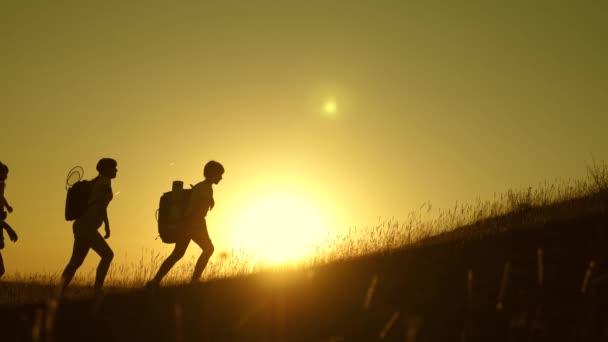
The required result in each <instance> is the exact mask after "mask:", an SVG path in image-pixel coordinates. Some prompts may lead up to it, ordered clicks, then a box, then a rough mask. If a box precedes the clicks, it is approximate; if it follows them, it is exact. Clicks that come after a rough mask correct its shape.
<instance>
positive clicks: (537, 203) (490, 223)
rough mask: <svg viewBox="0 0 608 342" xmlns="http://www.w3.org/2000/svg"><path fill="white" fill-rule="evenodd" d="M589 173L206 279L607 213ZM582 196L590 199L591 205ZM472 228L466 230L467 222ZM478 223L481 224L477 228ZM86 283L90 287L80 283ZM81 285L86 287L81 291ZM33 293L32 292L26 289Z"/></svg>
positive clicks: (144, 260)
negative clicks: (290, 260) (292, 260)
mask: <svg viewBox="0 0 608 342" xmlns="http://www.w3.org/2000/svg"><path fill="white" fill-rule="evenodd" d="M587 171H588V177H587V179H584V180H567V181H556V182H555V183H553V184H548V183H543V184H539V185H538V186H537V187H535V188H532V187H529V188H524V189H517V190H509V191H507V192H506V193H503V194H499V195H495V196H494V198H492V199H490V200H481V199H477V200H476V201H475V202H474V203H465V204H461V203H456V204H455V205H454V207H452V208H447V209H438V210H434V208H433V206H432V204H431V202H430V201H428V202H425V203H423V204H422V205H421V206H420V208H419V209H418V210H416V211H414V212H411V213H410V214H409V215H408V216H407V219H406V220H405V221H399V220H396V219H394V218H393V219H388V220H384V221H380V222H379V223H378V224H377V225H376V226H373V227H365V228H360V229H358V228H351V229H349V231H348V232H347V233H345V234H341V235H336V236H330V235H328V236H327V237H326V239H325V240H324V241H323V242H321V243H319V244H316V245H311V246H310V247H309V251H308V254H307V256H306V257H304V258H303V259H301V260H300V261H298V262H295V263H290V264H284V265H276V264H275V265H273V264H269V263H267V262H265V261H263V260H260V259H259V258H257V257H256V256H255V255H254V254H253V253H251V252H247V251H245V250H232V251H231V252H228V253H227V252H220V253H216V255H215V256H214V257H213V258H212V260H211V261H210V262H209V265H208V267H207V269H206V270H205V276H204V277H205V279H218V278H227V277H235V276H240V275H245V274H251V273H257V272H263V271H273V270H279V269H280V270H283V269H294V268H301V267H310V266H315V265H321V264H326V263H329V262H332V261H336V260H342V259H348V258H352V257H356V256H361V255H366V254H370V253H377V252H390V251H391V250H395V249H401V248H404V247H407V246H410V245H413V244H416V243H419V242H421V241H425V239H428V238H431V237H437V236H440V235H442V234H446V233H447V234H450V233H451V235H449V238H450V239H469V238H476V237H478V236H479V235H483V234H487V233H491V232H494V231H497V230H504V229H509V228H520V227H525V226H527V225H532V224H538V223H543V222H548V221H550V220H551V221H552V220H559V219H563V218H568V217H577V216H581V215H585V214H589V213H593V212H597V211H605V204H606V201H605V200H604V197H603V196H598V195H599V194H605V193H606V192H608V164H606V162H603V161H602V162H596V161H595V160H593V162H592V164H591V165H588V166H587ZM578 199H589V201H586V202H584V203H582V202H581V203H579V202H577V200H578ZM467 227H468V228H470V229H466V228H467ZM473 228H475V229H473ZM163 258H164V255H161V254H160V253H159V252H156V251H153V250H145V251H142V256H141V258H140V260H139V261H138V262H133V263H124V264H117V263H113V264H112V266H111V268H110V271H109V274H108V278H107V280H106V285H107V287H109V288H115V289H116V288H121V289H129V288H138V287H141V286H143V285H144V283H145V282H146V281H147V280H149V279H151V278H152V276H153V274H154V272H156V270H157V269H158V267H159V266H160V263H161V262H162V261H163ZM195 261H196V260H195V257H194V256H193V257H191V258H190V259H189V260H185V261H182V262H180V263H178V264H177V265H176V266H175V267H174V269H173V270H172V271H171V272H170V273H169V274H168V276H167V277H166V280H164V283H165V284H178V283H183V282H185V281H187V280H188V279H189V277H190V274H191V272H192V269H193V268H194V264H195ZM94 277H95V273H94V270H90V271H89V272H88V273H84V274H83V273H82V272H80V273H78V274H77V276H76V277H75V278H74V281H73V284H74V285H75V288H76V290H73V291H75V292H76V293H79V291H80V292H89V291H90V286H91V284H92V283H93V279H94ZM58 279H59V274H56V273H50V274H39V273H35V274H20V273H13V274H11V275H9V276H8V277H5V278H3V281H5V282H7V281H8V282H9V283H7V284H10V283H21V284H23V283H26V284H40V285H48V286H49V287H52V286H54V285H55V284H56V282H57V281H58ZM7 284H5V285H4V287H5V289H4V291H2V292H3V295H2V296H1V297H0V302H4V301H5V300H6V298H14V296H20V295H21V294H19V293H13V292H11V290H10V285H7ZM80 287H82V288H80ZM79 288H80V289H79ZM22 295H26V294H22Z"/></svg>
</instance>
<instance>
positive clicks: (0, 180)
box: [0, 162, 17, 277]
mask: <svg viewBox="0 0 608 342" xmlns="http://www.w3.org/2000/svg"><path fill="white" fill-rule="evenodd" d="M7 177H8V166H6V165H5V164H3V163H2V162H0V250H1V249H3V248H4V230H6V232H7V233H8V237H9V238H10V239H11V241H13V242H15V241H17V233H15V231H14V230H13V228H11V226H9V224H8V223H7V222H6V217H7V216H8V214H7V213H6V211H4V208H6V209H7V210H8V212H9V213H12V212H13V207H11V206H10V205H9V204H8V201H7V200H6V198H5V197H4V188H5V187H6V184H5V181H6V178H7ZM4 271H5V270H4V261H3V260H2V254H1V253H0V277H2V276H3V275H4Z"/></svg>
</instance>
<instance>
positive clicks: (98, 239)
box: [90, 231, 114, 292]
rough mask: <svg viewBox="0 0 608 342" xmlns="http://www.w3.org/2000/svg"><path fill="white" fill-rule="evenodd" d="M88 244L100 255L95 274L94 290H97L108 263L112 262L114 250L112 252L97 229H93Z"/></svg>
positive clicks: (101, 283) (104, 277)
mask: <svg viewBox="0 0 608 342" xmlns="http://www.w3.org/2000/svg"><path fill="white" fill-rule="evenodd" d="M90 246H91V249H93V250H94V251H95V252H97V254H99V256H100V257H101V260H100V261H99V265H98V266H97V273H96V275H95V291H96V292H98V291H100V290H101V288H102V287H103V282H104V280H105V279H106V275H107V274H108V269H109V268H110V263H111V262H112V259H114V252H112V249H111V248H110V246H109V245H108V243H107V242H106V240H104V238H103V237H102V236H101V234H99V232H98V231H95V233H94V234H93V235H92V236H91V240H90Z"/></svg>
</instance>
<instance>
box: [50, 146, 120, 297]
mask: <svg viewBox="0 0 608 342" xmlns="http://www.w3.org/2000/svg"><path fill="white" fill-rule="evenodd" d="M116 166H117V162H116V160H114V159H111V158H102V159H100V160H99V162H98V163H97V167H96V168H97V171H98V172H99V175H98V176H97V177H96V178H94V179H93V180H91V182H92V188H91V193H90V196H89V200H88V206H87V208H86V210H85V211H84V213H83V214H82V215H81V216H79V217H78V218H76V220H75V221H74V225H73V226H72V230H73V232H74V247H73V250H72V257H71V258H70V261H69V262H68V265H67V266H66V268H65V270H64V271H63V274H62V275H61V280H62V291H63V290H65V289H66V288H67V286H68V285H69V284H70V281H72V278H73V277H74V274H75V273H76V270H78V268H79V267H80V266H81V265H82V262H83V261H84V259H85V258H86V256H87V253H88V252H89V249H93V250H94V251H95V252H96V253H97V254H99V256H100V257H101V261H100V262H99V266H97V273H96V276H95V292H96V293H99V292H100V291H101V288H102V287H103V282H104V279H105V278H106V274H107V273H108V269H109V268H110V263H111V262H112V259H113V258H114V252H112V249H111V248H110V246H109V245H108V243H107V242H106V241H105V239H108V238H109V237H110V221H109V220H108V211H107V208H108V205H109V204H110V201H111V200H112V198H113V193H112V185H111V182H112V181H111V180H112V179H114V178H116V173H117V171H118V169H117V168H116ZM102 223H103V224H104V226H105V235H104V236H103V237H102V236H101V234H100V233H99V232H98V231H97V230H98V229H99V227H101V224H102Z"/></svg>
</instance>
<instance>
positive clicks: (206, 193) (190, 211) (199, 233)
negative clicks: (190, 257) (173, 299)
mask: <svg viewBox="0 0 608 342" xmlns="http://www.w3.org/2000/svg"><path fill="white" fill-rule="evenodd" d="M223 174H224V167H223V166H222V164H220V163H218V162H216V161H213V160H212V161H209V162H208V163H207V164H205V167H204V169H203V176H204V177H205V179H204V180H203V181H201V182H199V183H197V184H196V185H195V186H194V187H193V188H192V195H191V198H190V203H189V205H188V207H187V209H186V212H185V214H184V220H183V225H182V233H181V235H180V236H179V237H178V238H177V240H176V242H175V248H174V249H173V252H171V254H170V255H169V256H168V257H167V259H165V261H164V262H163V263H162V264H161V265H160V268H159V269H158V272H157V273H156V275H155V276H154V278H153V279H152V280H150V281H149V282H148V283H147V284H146V287H148V288H157V287H158V286H159V284H160V282H161V280H162V279H163V277H164V276H165V275H166V274H167V273H168V272H169V270H171V268H172V267H173V265H175V263H176V262H177V261H178V260H180V259H181V258H182V257H183V256H184V253H186V249H187V248H188V245H189V244H190V240H192V241H194V243H196V244H197V245H198V246H199V247H200V248H201V249H202V250H203V251H202V253H201V255H200V256H199V258H198V260H197V262H196V266H195V267H194V272H193V273H192V279H191V282H192V283H196V282H198V281H199V279H200V277H201V275H202V274H203V271H204V270H205V267H206V266H207V263H208V262H209V258H211V255H213V251H214V250H215V248H214V247H213V243H212V242H211V238H210V237H209V232H208V230H207V223H206V221H205V217H206V216H207V212H208V211H209V210H211V209H213V206H214V205H215V201H214V199H213V188H212V185H213V184H218V183H219V182H220V181H221V180H222V175H223Z"/></svg>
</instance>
